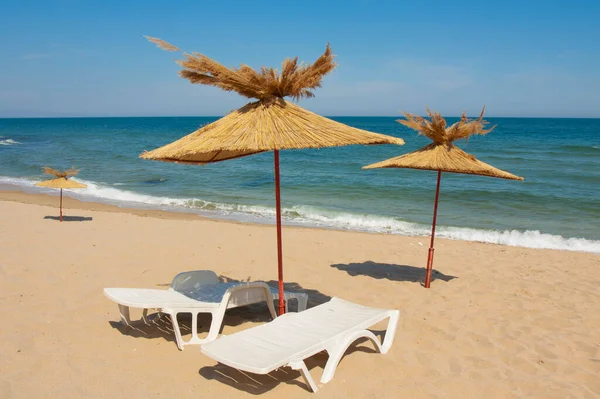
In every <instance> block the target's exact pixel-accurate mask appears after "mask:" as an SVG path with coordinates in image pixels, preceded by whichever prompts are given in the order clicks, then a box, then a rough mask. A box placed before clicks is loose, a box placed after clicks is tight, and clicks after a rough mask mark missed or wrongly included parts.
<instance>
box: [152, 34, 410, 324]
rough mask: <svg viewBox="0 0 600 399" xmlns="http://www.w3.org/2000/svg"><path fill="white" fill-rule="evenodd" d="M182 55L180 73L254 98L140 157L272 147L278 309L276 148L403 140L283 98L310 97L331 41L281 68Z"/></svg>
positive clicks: (329, 59)
mask: <svg viewBox="0 0 600 399" xmlns="http://www.w3.org/2000/svg"><path fill="white" fill-rule="evenodd" d="M147 39H148V40H150V41H151V42H153V43H155V44H157V45H158V46H159V47H160V48H162V49H164V50H168V51H178V50H179V48H178V47H176V46H173V45H171V44H169V43H166V42H164V41H162V40H160V39H156V38H151V37H147ZM184 56H185V59H184V60H181V61H178V63H179V65H181V66H182V67H183V69H182V70H181V71H180V73H179V74H180V76H181V77H183V78H185V79H188V80H189V81H190V82H191V83H198V84H204V85H209V86H216V87H219V88H221V89H223V90H225V91H234V92H236V93H238V94H240V95H242V96H244V97H247V98H251V99H256V100H257V101H254V102H250V103H248V104H247V105H245V106H244V107H242V108H240V109H238V110H236V111H233V112H231V113H229V114H228V115H226V116H224V117H223V118H221V119H219V120H217V121H216V122H213V123H211V124H209V125H206V126H204V127H202V128H200V129H198V130H197V131H195V132H193V133H191V134H189V135H188V136H185V137H183V138H181V139H179V140H177V141H175V142H173V143H171V144H168V145H165V146H164V147H161V148H158V149H155V150H153V151H150V152H145V153H143V154H141V155H140V157H141V158H145V159H154V160H160V161H167V162H184V163H196V164H206V163H211V162H219V161H224V160H227V159H234V158H240V157H244V156H247V155H252V154H258V153H261V152H265V151H273V153H274V169H275V203H276V219H277V255H278V258H277V260H278V277H279V278H278V279H279V313H280V314H281V313H283V311H284V299H283V258H282V242H281V202H280V183H279V151H280V150H285V149H294V148H296V149H298V148H321V147H333V146H344V145H349V144H398V145H401V144H404V141H403V140H401V139H399V138H395V137H391V136H386V135H382V134H376V133H371V132H368V131H365V130H361V129H356V128H353V127H350V126H347V125H344V124H342V123H339V122H335V121H333V120H331V119H328V118H325V117H322V116H319V115H317V114H315V113H312V112H310V111H307V110H305V109H303V108H301V107H299V106H298V105H295V104H293V103H291V102H288V101H286V100H285V99H284V97H291V98H293V99H295V100H299V99H301V98H308V97H313V93H312V92H311V90H312V89H315V88H318V87H320V86H321V80H322V78H323V76H325V75H326V74H327V73H329V72H331V71H332V70H333V69H334V68H335V66H336V64H335V63H334V62H333V58H334V55H333V54H332V51H331V48H330V47H329V45H327V48H326V50H325V52H324V53H323V54H322V55H321V56H320V57H319V58H318V59H317V60H316V61H315V62H314V63H313V64H312V65H304V64H299V63H298V59H297V58H294V59H289V58H288V59H286V60H285V61H284V62H283V65H282V68H281V71H278V70H277V69H273V68H266V67H262V68H261V69H260V71H255V70H254V69H252V68H250V67H249V66H247V65H241V66H240V67H239V68H227V67H225V66H223V65H222V64H220V63H218V62H217V61H214V60H212V59H210V58H208V57H206V56H204V55H202V54H199V53H191V54H189V53H186V54H184Z"/></svg>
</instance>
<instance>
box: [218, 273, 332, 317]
mask: <svg viewBox="0 0 600 399" xmlns="http://www.w3.org/2000/svg"><path fill="white" fill-rule="evenodd" d="M219 280H220V281H222V282H224V283H232V282H233V283H238V282H248V281H251V279H250V277H248V278H247V279H246V280H237V279H233V278H230V277H227V276H224V275H221V276H219ZM265 283H267V284H268V285H269V286H271V287H273V288H278V287H279V282H278V281H277V280H269V281H265ZM283 290H284V291H290V292H303V293H305V294H307V295H308V302H307V305H306V308H307V309H308V308H312V307H314V306H317V305H320V304H322V303H325V302H329V300H330V299H331V296H329V295H326V294H324V293H322V292H320V291H318V290H314V289H310V288H305V287H302V286H301V285H300V284H299V283H296V282H290V283H283ZM294 302H296V301H295V300H292V301H291V302H290V304H289V309H290V311H297V308H296V307H294V306H297V303H294ZM265 307H266V305H265ZM236 309H237V308H236ZM234 310H235V309H232V310H231V311H232V312H233V311H234Z"/></svg>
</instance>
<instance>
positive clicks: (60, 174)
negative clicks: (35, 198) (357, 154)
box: [35, 166, 87, 188]
mask: <svg viewBox="0 0 600 399" xmlns="http://www.w3.org/2000/svg"><path fill="white" fill-rule="evenodd" d="M42 171H43V172H44V173H45V174H47V175H54V176H56V179H50V180H44V181H42V182H39V183H36V184H35V185H36V186H38V187H49V188H86V187H87V185H85V184H83V183H79V182H76V181H74V180H71V179H69V178H70V177H72V176H75V175H77V173H79V170H78V169H75V168H71V169H68V170H63V171H60V170H58V169H53V168H50V167H48V166H44V167H43V168H42Z"/></svg>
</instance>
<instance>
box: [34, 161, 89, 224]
mask: <svg viewBox="0 0 600 399" xmlns="http://www.w3.org/2000/svg"><path fill="white" fill-rule="evenodd" d="M42 170H43V171H44V173H45V174H47V175H54V176H56V179H51V180H45V181H42V182H39V183H36V186H38V187H49V188H60V221H61V222H62V196H63V188H86V187H87V185H85V184H83V183H78V182H76V181H73V180H70V179H69V177H72V176H75V175H76V174H77V173H79V171H78V170H75V168H71V169H69V170H63V171H62V172H61V171H58V170H56V169H52V168H49V167H48V166H44V168H43V169H42Z"/></svg>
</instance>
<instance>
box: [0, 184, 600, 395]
mask: <svg viewBox="0 0 600 399" xmlns="http://www.w3.org/2000/svg"><path fill="white" fill-rule="evenodd" d="M64 207H65V211H64V213H65V215H66V221H65V222H63V223H59V222H58V220H57V216H58V201H57V197H56V196H43V195H31V194H23V193H20V192H12V191H3V192H0V312H1V313H0V314H1V315H2V316H3V320H4V322H3V323H2V324H1V325H0V353H1V354H2V356H0V397H1V398H121V397H127V398H150V397H161V398H174V397H177V398H213V397H215V398H217V397H218V398H236V397H248V396H256V395H260V397H265V398H271V397H286V398H303V397H309V396H311V395H312V394H311V393H309V392H308V391H307V390H306V388H305V385H304V383H303V382H302V379H301V377H300V375H299V373H297V372H295V371H291V370H287V369H283V370H279V371H277V372H274V373H272V374H271V375H269V376H255V375H249V374H247V375H245V374H242V373H240V372H238V371H236V370H234V369H231V368H229V367H226V366H223V365H219V364H217V363H216V362H215V361H213V360H212V359H210V358H208V357H206V356H204V355H203V354H202V353H200V350H199V349H198V348H197V347H187V348H186V349H185V350H184V351H179V350H177V347H176V345H175V343H174V337H173V335H172V334H171V333H170V332H169V330H168V327H169V326H168V323H165V322H164V321H157V322H156V323H154V324H153V325H150V326H146V325H144V324H143V323H141V322H139V323H136V324H135V329H133V328H126V327H121V325H120V324H119V323H118V320H119V315H118V311H117V306H116V304H114V303H113V302H111V301H110V300H108V299H107V298H106V297H105V296H104V295H103V293H102V290H103V288H105V287H146V288H165V289H166V288H167V287H168V285H169V283H170V281H171V279H172V278H173V276H174V275H175V274H177V273H178V272H181V271H186V270H194V269H212V270H214V271H215V272H217V273H218V274H219V275H220V276H222V277H223V278H224V279H234V280H265V281H273V280H275V279H276V277H277V274H276V251H275V246H276V242H275V230H274V227H272V226H262V225H251V224H241V223H234V222H225V221H214V220H207V219H203V218H200V217H199V216H196V215H188V214H182V213H168V212H159V211H146V210H131V209H121V208H117V207H112V206H108V205H102V204H94V203H83V202H78V201H76V200H73V199H71V198H65V202H64ZM283 239H284V268H285V271H284V273H285V274H284V277H285V281H287V282H288V284H287V285H286V288H287V289H290V290H299V291H303V292H306V293H307V294H308V295H309V306H315V305H317V304H319V303H322V302H325V301H327V300H328V299H329V298H330V297H334V296H337V297H340V298H343V299H347V300H350V301H354V302H357V303H361V304H364V305H368V306H373V307H381V308H394V309H399V310H400V312H401V316H400V323H399V326H398V332H397V335H396V340H395V342H394V345H393V346H392V348H391V350H390V352H389V353H388V354H387V355H380V354H376V353H373V350H372V347H371V346H370V345H369V344H368V343H365V344H362V345H358V346H357V347H355V348H352V349H351V350H350V351H349V352H348V354H347V356H346V357H344V358H343V359H342V361H341V363H340V365H339V367H338V369H337V372H336V375H335V378H334V379H333V380H332V381H331V382H330V383H328V384H325V385H322V386H321V387H320V390H319V392H317V393H316V394H314V396H315V397H322V398H349V397H352V398H392V397H397V398H484V397H485V398H486V399H491V398H561V399H562V398H598V397H600V333H599V331H600V255H598V254H591V253H580V252H568V251H557V250H536V249H527V248H518V247H508V246H500V245H493V244H481V243H475V242H466V241H451V240H443V239H439V240H437V241H436V256H435V263H434V269H435V270H436V271H437V272H436V273H434V280H433V282H432V287H431V289H429V290H427V289H424V288H423V287H422V286H421V281H422V278H423V276H424V265H425V260H426V256H427V247H428V238H427V237H403V236H397V235H380V234H366V233H356V232H342V231H330V230H319V229H309V228H294V227H285V228H284V231H283ZM266 321H268V313H267V310H266V306H262V305H261V306H252V307H249V308H240V309H235V310H232V311H230V313H229V315H228V316H227V317H226V319H225V327H224V329H223V333H224V334H230V333H232V332H234V331H238V330H242V329H246V328H249V327H252V326H254V325H257V324H259V323H263V322H266ZM325 360H326V355H325V354H319V355H317V356H315V357H314V358H312V359H311V360H310V361H309V362H308V366H309V368H311V373H312V375H313V377H314V378H315V379H317V380H318V379H319V378H320V375H321V372H322V368H323V366H324V363H325Z"/></svg>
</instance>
